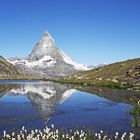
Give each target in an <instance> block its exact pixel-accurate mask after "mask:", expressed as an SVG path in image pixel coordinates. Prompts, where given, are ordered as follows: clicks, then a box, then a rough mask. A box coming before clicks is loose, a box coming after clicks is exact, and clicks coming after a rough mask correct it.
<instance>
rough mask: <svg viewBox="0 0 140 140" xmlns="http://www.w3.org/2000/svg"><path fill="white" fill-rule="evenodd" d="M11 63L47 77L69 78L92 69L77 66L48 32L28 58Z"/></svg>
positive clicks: (12, 60) (80, 65)
mask: <svg viewBox="0 0 140 140" xmlns="http://www.w3.org/2000/svg"><path fill="white" fill-rule="evenodd" d="M9 62H11V63H12V64H14V65H18V66H19V67H20V68H21V69H23V70H25V71H27V72H31V73H32V74H36V75H41V76H45V77H46V76H67V75H70V74H73V73H75V72H76V71H79V70H82V71H83V70H89V69H90V68H89V67H87V66H85V65H82V64H77V63H76V62H74V61H73V60H72V59H71V58H70V57H69V56H68V55H67V54H66V53H64V52H63V51H61V50H59V49H58V48H57V47H56V45H55V42H54V40H53V38H52V37H51V35H50V34H49V33H48V32H45V33H44V34H43V36H42V38H41V39H40V41H39V42H38V43H37V44H36V45H35V47H34V48H33V50H32V52H31V54H30V55H29V56H28V57H27V58H25V59H19V58H17V59H9Z"/></svg>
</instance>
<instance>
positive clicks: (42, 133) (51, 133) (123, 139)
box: [2, 124, 135, 140]
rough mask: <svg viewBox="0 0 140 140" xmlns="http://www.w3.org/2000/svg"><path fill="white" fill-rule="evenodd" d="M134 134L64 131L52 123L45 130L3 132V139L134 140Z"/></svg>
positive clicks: (23, 129) (23, 128)
mask: <svg viewBox="0 0 140 140" xmlns="http://www.w3.org/2000/svg"><path fill="white" fill-rule="evenodd" d="M134 139H135V138H134V134H133V133H130V134H126V133H123V134H122V135H120V134H119V133H118V132H116V134H115V135H114V136H111V137H109V136H108V135H106V134H105V133H104V132H103V131H102V130H101V131H100V132H99V133H93V132H92V131H87V132H85V131H83V130H76V131H73V130H70V131H69V132H66V133H63V132H62V131H60V130H58V129H55V128H54V125H53V124H52V125H51V127H50V128H48V127H46V128H45V129H43V130H38V129H35V130H31V131H30V132H28V131H27V130H26V129H25V127H24V126H23V127H22V130H21V131H20V132H19V133H15V132H13V133H12V134H11V135H10V134H8V133H7V132H6V131H4V132H3V138H2V140H134Z"/></svg>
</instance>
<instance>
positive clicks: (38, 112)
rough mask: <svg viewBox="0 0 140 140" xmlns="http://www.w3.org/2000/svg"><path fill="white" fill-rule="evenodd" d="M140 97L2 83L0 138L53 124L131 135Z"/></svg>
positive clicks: (83, 88) (50, 85)
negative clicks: (133, 113)
mask: <svg viewBox="0 0 140 140" xmlns="http://www.w3.org/2000/svg"><path fill="white" fill-rule="evenodd" d="M75 89H77V90H75ZM132 95H133V96H132ZM139 97H140V95H139V94H137V93H135V92H128V91H123V90H115V89H108V88H99V87H88V86H73V85H61V84H59V83H54V82H49V81H46V82H45V81H44V82H43V81H0V112H1V113H0V135H1V134H2V131H3V130H7V131H12V130H13V129H16V130H19V129H21V127H22V126H25V127H26V128H27V129H34V128H39V129H43V128H44V127H45V126H46V125H51V124H52V123H53V124H55V126H57V127H60V128H63V129H69V128H73V127H75V126H76V127H77V126H78V127H81V128H83V126H84V127H85V126H88V127H91V128H93V129H94V130H95V131H99V130H101V129H103V130H104V131H106V132H109V133H112V132H115V131H119V132H123V131H127V132H129V131H130V120H131V118H130V110H131V109H132V105H133V104H131V100H132V99H136V98H139Z"/></svg>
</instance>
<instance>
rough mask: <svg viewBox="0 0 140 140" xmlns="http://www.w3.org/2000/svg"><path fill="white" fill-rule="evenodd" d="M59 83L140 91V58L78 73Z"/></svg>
mask: <svg viewBox="0 0 140 140" xmlns="http://www.w3.org/2000/svg"><path fill="white" fill-rule="evenodd" d="M61 82H69V83H79V84H84V85H103V86H109V87H117V88H125V89H128V90H137V91H140V58H137V59H131V60H127V61H123V62H117V63H113V64H109V65H105V66H103V67H100V68H96V69H93V70H90V71H84V72H78V73H76V74H74V75H71V76H68V77H66V78H63V79H62V80H61Z"/></svg>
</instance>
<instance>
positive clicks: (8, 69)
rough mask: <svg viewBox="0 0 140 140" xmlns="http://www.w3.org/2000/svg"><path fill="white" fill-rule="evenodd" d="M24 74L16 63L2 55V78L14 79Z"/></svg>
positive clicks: (0, 61)
mask: <svg viewBox="0 0 140 140" xmlns="http://www.w3.org/2000/svg"><path fill="white" fill-rule="evenodd" d="M20 76H23V73H22V72H21V71H20V70H19V69H18V68H17V67H15V66H14V65H12V64H11V63H9V62H8V61H6V59H5V58H3V57H2V56H0V79H13V78H18V77H20Z"/></svg>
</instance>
